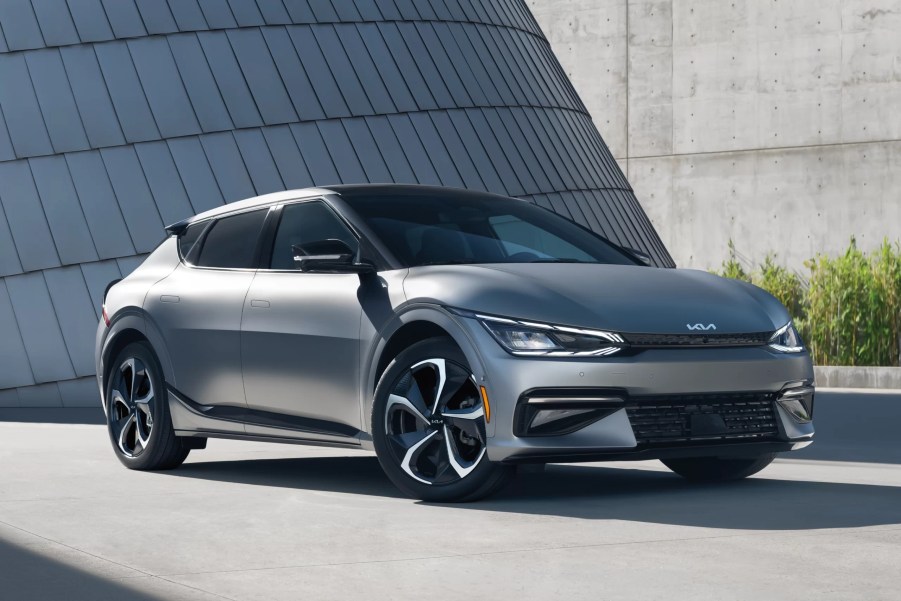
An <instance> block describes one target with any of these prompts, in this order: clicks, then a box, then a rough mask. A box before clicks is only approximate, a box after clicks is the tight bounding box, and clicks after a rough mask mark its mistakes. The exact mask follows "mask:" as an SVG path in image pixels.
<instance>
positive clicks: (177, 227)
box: [166, 219, 191, 236]
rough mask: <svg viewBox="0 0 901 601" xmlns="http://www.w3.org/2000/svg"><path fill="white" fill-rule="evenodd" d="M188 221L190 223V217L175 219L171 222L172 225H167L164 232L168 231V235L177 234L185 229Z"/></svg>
mask: <svg viewBox="0 0 901 601" xmlns="http://www.w3.org/2000/svg"><path fill="white" fill-rule="evenodd" d="M190 223H191V220H190V219H182V220H181V221H177V222H175V223H173V224H172V225H167V226H166V232H167V233H169V234H170V235H176V236H177V235H178V234H180V233H182V232H183V231H185V230H186V229H188V225H190Z"/></svg>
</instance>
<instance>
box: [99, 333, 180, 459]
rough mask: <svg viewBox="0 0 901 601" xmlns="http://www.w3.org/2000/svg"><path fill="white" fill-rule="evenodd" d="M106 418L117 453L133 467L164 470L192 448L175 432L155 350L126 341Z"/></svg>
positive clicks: (116, 366) (116, 364) (114, 373)
mask: <svg viewBox="0 0 901 601" xmlns="http://www.w3.org/2000/svg"><path fill="white" fill-rule="evenodd" d="M105 398H106V403H107V405H106V417H107V429H108V430H109V436H110V441H111V442H112V444H113V450H114V451H115V452H116V457H118V459H119V461H121V462H122V464H123V465H124V466H125V467H127V468H130V469H133V470H165V469H171V468H173V467H177V466H179V465H181V464H182V462H184V460H185V458H186V457H187V456H188V453H189V452H190V449H189V448H188V445H187V444H185V443H184V442H183V441H182V439H180V438H179V437H177V436H176V435H175V430H174V429H173V427H172V418H171V417H170V415H169V404H168V398H167V394H166V388H165V384H164V382H163V377H162V370H161V369H160V367H159V361H157V358H156V355H155V354H154V352H153V349H152V348H150V345H148V344H147V343H145V342H135V343H132V344H129V345H128V346H126V347H125V348H124V349H122V351H121V352H120V353H119V355H118V356H117V357H116V358H115V359H114V361H113V368H112V371H111V372H110V375H109V378H108V379H107V383H106V397H105Z"/></svg>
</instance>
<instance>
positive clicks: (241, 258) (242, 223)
mask: <svg viewBox="0 0 901 601" xmlns="http://www.w3.org/2000/svg"><path fill="white" fill-rule="evenodd" d="M266 212H267V210H266V209H263V210H258V211H250V212H248V213H240V214H238V215H232V216H231V217H223V218H221V219H219V220H218V221H216V223H214V224H213V225H212V226H211V229H210V232H209V233H208V234H207V235H206V238H205V239H204V241H203V248H201V249H200V257H199V258H198V260H197V265H198V266H200V267H220V268H231V269H251V268H253V267H255V265H254V261H253V258H254V252H255V251H256V248H257V242H258V241H259V238H260V230H261V229H262V228H263V221H264V220H265V219H266Z"/></svg>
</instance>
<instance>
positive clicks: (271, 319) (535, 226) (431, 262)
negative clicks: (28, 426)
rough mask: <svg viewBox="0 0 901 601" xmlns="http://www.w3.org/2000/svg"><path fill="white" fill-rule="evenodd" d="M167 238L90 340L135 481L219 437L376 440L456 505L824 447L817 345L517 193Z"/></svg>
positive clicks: (257, 203)
mask: <svg viewBox="0 0 901 601" xmlns="http://www.w3.org/2000/svg"><path fill="white" fill-rule="evenodd" d="M167 231H168V234H169V235H168V237H167V238H166V239H165V240H164V241H163V242H162V244H160V246H159V247H158V248H157V249H156V250H155V251H154V252H153V253H152V254H151V255H150V256H149V257H148V258H147V259H146V260H145V261H144V263H143V264H142V265H141V266H140V267H139V268H138V269H137V270H135V271H134V272H133V273H132V274H131V275H129V276H128V277H126V278H125V279H123V280H121V281H118V282H114V283H111V284H110V286H109V287H108V288H107V291H106V294H105V295H104V306H103V320H102V321H101V323H100V325H99V328H98V331H97V345H96V363H97V374H98V375H97V378H98V383H99V386H100V390H101V396H102V402H103V408H104V411H105V412H106V416H107V421H108V426H109V428H108V429H109V435H110V439H111V441H112V446H113V449H114V451H115V453H116V455H117V457H118V458H119V459H120V460H121V461H122V463H123V464H125V465H126V466H127V467H129V468H132V469H141V470H153V469H166V468H173V467H175V466H177V465H179V464H181V463H182V462H183V461H184V460H185V457H186V456H187V455H188V453H189V452H190V450H192V449H202V448H204V447H205V446H206V441H207V439H208V438H210V437H218V438H237V439H246V440H261V441H275V442H291V443H304V444H314V445H328V446H337V447H344V448H363V449H372V450H374V451H375V452H376V454H377V455H378V459H379V462H380V463H381V466H382V468H383V469H384V470H385V473H386V474H387V475H388V477H389V478H390V479H391V480H392V481H393V482H394V484H396V485H397V487H398V488H400V489H401V490H402V491H403V492H405V493H406V494H408V495H411V496H413V497H417V498H420V499H426V500H430V501H461V500H473V499H476V498H479V497H483V496H485V495H487V494H489V493H491V492H493V491H495V490H497V489H498V488H499V487H501V486H502V485H503V484H504V483H505V482H506V481H507V480H508V479H509V477H510V476H511V474H512V473H513V472H514V471H515V469H516V466H517V465H518V464H527V463H533V464H534V463H537V464H543V463H548V462H572V461H600V460H608V459H616V460H623V459H652V458H653V459H660V460H661V461H663V463H664V464H665V465H667V466H668V467H669V468H670V469H672V470H673V471H674V472H676V473H678V474H680V475H682V476H685V477H686V478H689V479H693V480H729V479H736V478H743V477H746V476H749V475H751V474H753V473H755V472H757V471H759V470H761V469H763V468H764V467H765V466H766V465H767V464H769V463H770V462H771V461H772V460H773V458H774V457H775V455H776V453H778V452H781V451H790V450H792V449H797V448H800V447H803V446H805V445H807V444H810V442H811V440H812V437H813V425H812V422H811V419H812V414H813V399H814V386H813V368H812V365H811V360H810V355H809V354H808V353H807V351H806V350H805V348H804V346H803V344H802V342H801V339H800V337H799V336H798V333H797V332H796V331H795V328H794V327H793V325H792V323H791V319H790V317H789V314H788V312H787V311H786V309H785V307H783V306H782V304H780V303H779V301H777V300H776V299H775V298H774V297H773V296H771V295H769V294H768V293H766V292H764V291H763V290H761V289H759V288H756V287H754V286H751V285H749V284H746V283H743V282H739V281H733V280H727V279H723V278H720V277H717V276H715V275H711V274H709V273H705V272H703V271H695V270H687V269H663V268H655V267H651V266H649V263H650V261H649V259H648V257H647V256H645V255H643V254H642V253H640V252H638V251H635V250H630V249H626V248H621V247H619V246H617V245H615V244H613V243H611V242H610V241H608V240H606V239H604V238H603V237H601V236H599V235H597V234H595V233H593V232H591V231H590V230H588V229H586V228H583V227H581V226H579V225H577V224H575V223H573V222H571V221H569V220H567V219H565V218H563V217H561V216H559V215H557V214H555V213H553V212H551V211H549V210H546V209H543V208H541V207H538V206H535V205H533V204H530V203H528V202H526V201H523V200H517V199H513V198H507V197H503V196H495V195H491V194H485V193H476V192H470V191H465V190H457V189H448V188H435V187H425V186H401V185H357V186H329V187H323V188H313V189H305V190H293V191H288V192H279V193H276V194H269V195H266V196H260V197H258V198H252V199H249V200H244V201H241V202H236V203H232V204H228V205H226V206H222V207H220V208H217V209H214V210H212V211H208V212H206V213H202V214H200V215H198V216H196V217H193V218H191V219H187V220H185V221H182V222H180V223H176V224H174V225H171V226H170V227H169V228H167ZM298 477H301V476H300V475H299V476H298Z"/></svg>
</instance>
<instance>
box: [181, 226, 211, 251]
mask: <svg viewBox="0 0 901 601" xmlns="http://www.w3.org/2000/svg"><path fill="white" fill-rule="evenodd" d="M207 223H208V222H206V221H203V222H201V223H195V224H193V225H189V226H188V228H187V229H186V230H185V231H184V232H182V233H181V235H180V236H179V237H178V251H179V252H180V253H181V258H182V259H187V258H188V254H190V252H191V249H192V248H194V244H196V243H197V239H198V238H200V234H202V233H203V229H204V228H205V227H206V226H207Z"/></svg>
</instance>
